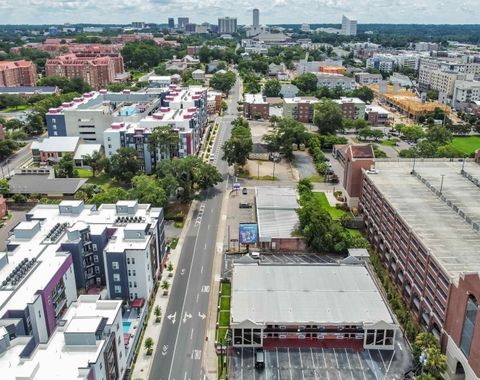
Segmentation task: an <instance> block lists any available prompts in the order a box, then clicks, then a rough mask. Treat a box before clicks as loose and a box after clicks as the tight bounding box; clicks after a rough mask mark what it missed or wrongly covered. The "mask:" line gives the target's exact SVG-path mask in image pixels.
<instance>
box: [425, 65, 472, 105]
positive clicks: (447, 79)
mask: <svg viewBox="0 0 480 380" xmlns="http://www.w3.org/2000/svg"><path fill="white" fill-rule="evenodd" d="M465 79H469V80H471V79H473V75H466V74H462V73H459V72H455V71H443V70H440V69H430V68H426V67H423V66H421V67H420V71H419V73H418V83H419V85H420V89H421V90H423V91H426V90H429V89H432V90H436V91H438V92H443V93H445V94H446V95H447V96H448V97H451V96H452V95H453V90H454V87H455V82H456V81H457V80H465Z"/></svg>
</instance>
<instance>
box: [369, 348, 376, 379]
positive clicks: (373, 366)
mask: <svg viewBox="0 0 480 380" xmlns="http://www.w3.org/2000/svg"><path fill="white" fill-rule="evenodd" d="M368 356H369V357H370V361H371V362H372V371H373V374H374V375H375V379H377V380H378V377H377V370H376V368H375V365H374V363H373V359H372V354H371V353H370V350H368Z"/></svg>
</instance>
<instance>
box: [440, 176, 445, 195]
mask: <svg viewBox="0 0 480 380" xmlns="http://www.w3.org/2000/svg"><path fill="white" fill-rule="evenodd" d="M440 175H441V176H442V182H440V194H442V190H443V178H444V177H445V174H440Z"/></svg>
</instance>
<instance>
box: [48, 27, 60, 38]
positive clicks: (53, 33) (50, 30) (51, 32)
mask: <svg viewBox="0 0 480 380" xmlns="http://www.w3.org/2000/svg"><path fill="white" fill-rule="evenodd" d="M57 34H58V28H57V27H56V26H51V27H49V28H48V35H49V36H56V35H57Z"/></svg>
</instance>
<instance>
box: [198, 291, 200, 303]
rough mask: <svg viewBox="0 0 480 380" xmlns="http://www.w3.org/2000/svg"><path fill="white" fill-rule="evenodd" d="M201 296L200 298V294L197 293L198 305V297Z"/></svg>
mask: <svg viewBox="0 0 480 380" xmlns="http://www.w3.org/2000/svg"><path fill="white" fill-rule="evenodd" d="M199 296H200V294H199V293H197V303H198V297H199Z"/></svg>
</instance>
